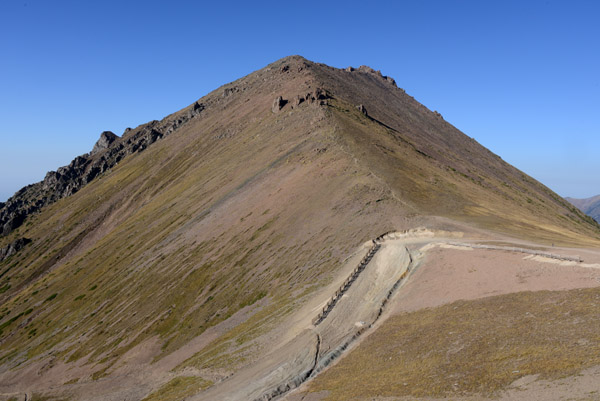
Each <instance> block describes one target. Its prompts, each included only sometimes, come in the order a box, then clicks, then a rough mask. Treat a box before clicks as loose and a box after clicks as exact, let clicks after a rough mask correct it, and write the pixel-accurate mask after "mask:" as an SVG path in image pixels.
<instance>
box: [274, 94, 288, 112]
mask: <svg viewBox="0 0 600 401" xmlns="http://www.w3.org/2000/svg"><path fill="white" fill-rule="evenodd" d="M286 103H287V100H283V98H282V97H281V96H277V97H276V98H275V100H274V101H273V106H272V107H271V110H272V111H273V113H277V112H278V111H279V110H281V109H282V108H283V106H285V104H286Z"/></svg>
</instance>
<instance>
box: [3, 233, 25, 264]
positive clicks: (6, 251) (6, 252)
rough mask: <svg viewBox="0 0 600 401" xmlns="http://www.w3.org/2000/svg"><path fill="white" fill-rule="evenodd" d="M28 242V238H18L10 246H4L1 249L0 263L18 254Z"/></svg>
mask: <svg viewBox="0 0 600 401" xmlns="http://www.w3.org/2000/svg"><path fill="white" fill-rule="evenodd" d="M30 242H31V240H30V239H29V238H18V239H16V240H14V241H13V242H11V243H10V244H8V245H7V246H5V247H4V248H1V249H0V262H2V261H3V260H4V259H7V258H9V257H10V256H12V255H14V254H15V253H17V252H19V251H20V250H21V249H23V247H24V246H25V245H27V244H29V243H30Z"/></svg>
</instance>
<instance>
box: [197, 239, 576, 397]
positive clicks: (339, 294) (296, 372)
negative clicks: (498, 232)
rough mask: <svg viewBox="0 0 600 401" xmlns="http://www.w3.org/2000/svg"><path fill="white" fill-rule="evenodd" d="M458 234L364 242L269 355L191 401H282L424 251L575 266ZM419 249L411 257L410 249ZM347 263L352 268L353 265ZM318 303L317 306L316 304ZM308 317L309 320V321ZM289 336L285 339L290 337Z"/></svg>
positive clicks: (365, 325)
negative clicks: (507, 255)
mask: <svg viewBox="0 0 600 401" xmlns="http://www.w3.org/2000/svg"><path fill="white" fill-rule="evenodd" d="M460 237H462V233H451V232H433V231H430V230H427V229H414V230H407V231H404V232H390V233H386V234H384V235H381V236H379V237H377V238H376V239H374V240H372V241H370V242H369V244H368V245H365V247H364V248H363V250H362V258H361V259H360V260H358V258H359V257H360V255H358V256H357V257H356V258H351V259H350V260H349V262H348V263H355V265H354V267H353V268H350V269H345V268H342V269H341V270H342V271H348V270H350V274H349V275H348V273H346V276H345V277H340V278H338V280H339V281H338V283H339V284H337V285H335V287H329V288H331V290H330V291H331V292H330V293H329V294H333V295H330V296H329V297H327V296H326V295H327V294H326V293H323V295H320V296H317V297H316V300H314V301H313V302H312V303H311V304H309V305H307V306H306V307H304V308H303V309H302V310H299V311H298V313H297V316H299V317H296V320H295V321H294V322H293V324H290V326H289V327H288V328H287V330H288V332H287V333H286V334H288V336H287V339H286V336H285V335H284V336H282V337H281V338H282V340H281V341H279V342H278V343H277V344H273V347H272V349H273V351H271V352H270V353H268V354H267V355H265V356H264V357H262V358H261V359H260V360H259V361H258V362H257V363H253V364H251V365H249V366H247V367H245V368H242V369H241V370H240V371H238V372H237V373H236V374H234V375H233V376H231V377H230V378H228V379H226V380H224V381H222V382H220V383H217V384H215V385H214V386H212V387H211V388H209V389H207V390H206V391H204V392H202V393H200V394H197V395H196V396H194V397H192V398H190V399H191V400H196V401H200V400H215V399H219V400H230V401H233V400H261V401H269V400H275V399H279V398H282V397H283V396H284V395H286V394H287V393H289V392H290V391H291V390H293V389H295V388H297V387H299V386H300V385H301V384H302V383H304V382H305V381H307V380H309V379H311V378H312V377H314V376H315V375H317V374H318V373H319V372H321V371H322V370H323V369H325V368H326V367H327V366H328V365H329V364H331V362H333V361H334V360H335V359H336V358H338V357H339V356H340V355H342V353H343V352H344V351H345V350H347V349H348V348H349V347H350V346H351V345H352V344H353V343H355V342H356V340H357V339H359V337H360V336H361V335H362V334H363V333H364V332H365V331H367V330H368V329H369V328H371V327H372V326H373V325H374V324H375V322H377V321H378V319H379V318H380V317H381V316H382V314H383V313H384V311H385V307H386V305H387V303H388V301H389V300H390V299H391V298H392V297H393V296H394V295H395V293H396V292H397V290H398V289H399V288H400V287H401V286H402V285H403V284H404V283H405V282H406V280H408V279H409V278H410V275H411V273H412V272H413V271H415V270H416V268H417V267H418V266H419V262H420V260H421V259H422V257H423V253H424V252H426V250H427V249H428V248H429V247H427V246H425V245H432V246H434V245H440V244H447V245H453V246H461V247H471V248H481V249H492V250H500V251H509V252H522V253H527V254H534V255H540V256H545V257H550V258H554V259H559V260H573V261H580V258H579V257H570V256H560V255H554V254H550V253H547V252H542V251H535V250H531V249H523V248H514V247H502V246H491V245H481V244H476V243H463V242H460V243H459V242H455V241H453V239H454V238H460ZM413 247H414V248H415V249H420V251H417V252H413V253H411V251H410V250H409V248H410V249H413ZM422 252H423V253H422ZM353 260H354V261H355V262H353ZM320 297H322V298H321V299H323V298H324V299H323V300H322V301H320V303H318V302H319V301H318V298H320ZM311 315H312V317H311ZM290 333H291V334H290Z"/></svg>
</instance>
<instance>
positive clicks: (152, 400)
mask: <svg viewBox="0 0 600 401" xmlns="http://www.w3.org/2000/svg"><path fill="white" fill-rule="evenodd" d="M211 385H212V382H211V381H208V380H204V379H202V378H201V377H194V376H179V377H176V378H174V379H172V380H171V381H169V382H168V383H166V384H164V385H163V386H162V387H161V388H160V389H158V390H157V391H155V392H154V393H152V394H150V395H149V396H147V397H146V398H144V399H143V400H142V401H175V400H182V399H184V398H185V397H188V396H190V395H193V394H196V393H198V392H200V391H202V390H204V389H205V388H207V387H210V386H211Z"/></svg>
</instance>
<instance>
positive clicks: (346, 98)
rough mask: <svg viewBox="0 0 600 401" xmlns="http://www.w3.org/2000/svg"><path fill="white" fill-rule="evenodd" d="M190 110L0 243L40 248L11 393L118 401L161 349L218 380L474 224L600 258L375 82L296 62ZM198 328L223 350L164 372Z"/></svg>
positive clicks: (13, 298) (534, 194)
mask: <svg viewBox="0 0 600 401" xmlns="http://www.w3.org/2000/svg"><path fill="white" fill-rule="evenodd" d="M280 96H281V101H277V98H278V97H280ZM196 104H202V105H203V108H202V109H201V110H200V111H199V112H198V113H196V114H194V116H193V118H187V119H186V118H184V117H185V116H190V115H191V112H192V111H194V110H196V109H197V107H196V106H195V105H196ZM195 105H192V106H190V107H188V108H186V109H183V110H181V111H179V112H177V113H174V114H172V115H170V116H167V117H166V118H165V119H163V120H162V121H160V122H153V123H151V124H152V127H156V129H158V130H159V131H160V132H166V131H167V130H169V127H170V128H171V130H170V131H169V134H168V135H166V134H165V135H164V136H162V137H161V138H162V139H160V140H156V142H154V143H151V144H149V145H148V146H147V148H146V149H145V150H144V151H143V152H133V153H128V154H126V155H124V156H123V157H122V158H121V159H119V161H118V164H115V165H114V167H112V168H110V169H107V170H106V171H105V172H104V173H102V174H100V175H99V176H98V177H97V178H95V179H93V180H92V181H90V183H88V184H86V185H85V186H83V187H82V188H81V190H79V191H78V192H76V193H75V194H73V195H71V196H67V197H64V198H62V199H60V200H58V201H57V202H56V203H53V204H51V205H49V206H45V207H44V208H42V209H41V212H40V213H39V214H34V215H30V216H29V217H27V220H25V222H24V224H23V225H22V226H20V227H19V228H17V229H16V230H14V231H12V232H11V233H10V234H8V235H7V236H6V237H3V238H0V248H4V247H6V246H8V245H9V244H10V243H11V242H13V241H15V240H16V239H18V238H23V237H24V238H29V239H31V240H32V242H31V243H30V244H27V245H26V246H25V247H23V249H22V250H20V251H19V252H18V253H16V254H15V255H12V256H10V257H8V258H7V259H5V260H3V261H2V262H0V291H1V293H0V302H1V309H0V330H1V333H0V364H1V369H0V378H2V379H0V382H3V383H4V386H6V388H9V387H10V386H13V387H15V386H17V387H18V385H19V383H27V385H28V386H29V388H32V389H34V390H36V391H40V392H44V391H47V390H48V389H49V388H50V387H52V386H59V387H60V388H61V391H65V392H69V391H74V392H76V391H78V390H77V389H79V388H80V387H78V386H85V385H90V386H92V385H95V383H101V382H102V381H103V380H104V381H107V380H108V381H110V380H115V381H114V382H111V383H112V384H111V386H109V387H111V389H112V390H113V391H115V392H118V391H121V389H120V388H119V383H120V382H119V381H118V380H120V379H118V378H120V377H121V376H123V375H122V372H121V371H120V370H119V369H123V366H124V365H127V364H128V363H130V362H128V361H130V359H128V358H133V357H132V356H131V355H132V352H134V351H135V350H137V349H139V347H141V346H146V345H148V344H152V346H150V345H148V347H150V348H149V349H150V351H148V353H147V354H146V356H145V358H146V359H145V360H144V361H145V362H148V363H149V361H157V362H156V363H157V364H159V363H161V361H163V362H162V363H165V366H168V369H167V370H166V371H167V372H168V370H170V369H172V368H176V367H177V368H178V369H191V370H193V371H194V372H195V374H196V375H199V376H201V377H202V378H203V380H207V381H215V380H219V379H221V378H223V377H226V376H228V375H230V374H231V373H233V372H235V371H237V370H238V369H239V368H240V367H241V366H243V365H244V364H248V363H251V362H252V361H253V360H254V358H256V357H257V356H258V355H260V354H261V352H264V350H265V349H264V347H265V345H264V344H261V343H258V342H256V341H255V339H256V338H257V337H258V336H259V335H261V334H263V333H265V332H267V331H268V330H269V329H271V328H273V327H275V326H276V325H277V324H278V322H279V319H280V318H281V317H283V316H288V315H289V314H290V313H291V312H292V311H293V310H295V308H296V307H297V306H298V305H301V304H303V303H305V302H306V301H307V300H308V299H310V297H311V295H312V294H313V292H314V291H315V290H316V289H318V288H320V287H321V286H323V285H324V284H327V283H329V282H330V281H331V280H332V277H333V276H334V275H335V274H336V273H337V272H338V270H339V269H340V267H341V266H342V262H343V261H344V260H345V259H346V258H347V257H349V255H351V254H352V253H353V251H354V250H355V249H356V248H357V247H358V246H359V245H360V244H362V243H363V242H364V241H367V240H369V239H371V238H374V237H376V236H378V235H379V234H382V233H384V232H387V231H390V230H401V229H407V228H411V227H414V226H417V225H424V224H425V225H428V226H430V227H433V228H453V227H456V226H458V225H462V224H464V223H469V224H473V226H474V227H476V228H484V229H493V230H496V231H498V232H502V233H506V234H510V235H513V236H516V237H521V238H526V239H531V238H536V239H537V240H538V241H540V242H544V243H546V244H549V243H551V242H553V243H563V244H577V245H580V244H587V245H596V246H597V245H598V244H600V228H599V227H598V225H597V224H596V223H595V222H593V221H592V220H591V219H589V218H587V217H586V216H584V215H583V214H582V213H581V212H579V211H578V210H577V209H576V208H574V207H573V206H571V205H569V204H568V203H566V202H565V201H564V200H562V198H560V197H559V196H558V195H556V194H554V193H553V192H552V191H550V190H549V189H548V188H546V187H544V186H543V185H542V184H540V183H538V182H536V181H535V180H533V179H531V178H530V177H528V176H526V175H525V174H523V173H522V172H520V171H518V170H516V169H515V168H513V167H511V166H510V165H508V164H507V163H505V162H503V161H502V160H501V159H500V158H499V157H498V156H496V155H494V154H492V153H491V152H489V151H488V150H486V149H485V148H483V147H482V146H481V145H479V144H478V143H476V142H475V141H474V140H472V139H470V138H468V137H467V136H465V135H464V134H462V133H461V132H460V131H458V130H457V129H456V128H454V127H453V126H451V125H450V124H448V123H447V122H445V121H444V120H443V119H442V118H441V116H439V115H437V114H435V113H433V112H431V111H429V110H428V109H427V108H425V107H424V106H423V105H421V104H419V103H418V102H417V101H415V100H414V99H413V98H412V97H410V96H409V95H407V94H406V93H404V91H403V90H401V89H398V88H397V87H396V86H395V84H394V83H393V80H391V79H387V78H385V77H383V76H381V75H380V74H379V73H377V72H374V71H372V70H370V69H368V68H360V69H358V70H353V71H349V70H340V69H334V68H331V67H327V66H324V65H321V64H316V63H313V62H310V61H307V60H305V59H303V58H301V57H298V56H293V57H288V58H285V59H282V60H279V61H277V62H275V63H273V64H271V65H269V66H267V67H266V68H264V69H262V70H259V71H256V72H254V73H252V74H250V75H248V76H247V77H244V78H242V79H239V80H237V81H235V82H233V83H231V84H228V85H225V86H223V87H221V88H219V89H218V90H216V91H214V92H212V93H210V94H208V95H207V96H205V97H204V98H202V99H200V100H199V101H198V103H195ZM361 105H362V107H358V106H361ZM183 120H185V123H179V124H178V123H176V122H177V121H183ZM144 130H146V131H144ZM147 131H148V125H144V126H140V127H138V128H136V129H133V130H131V131H129V132H127V133H126V134H125V135H124V136H123V137H122V138H120V139H118V140H117V141H116V142H115V143H116V144H118V143H125V142H126V141H127V140H128V139H129V138H133V137H134V136H135V135H138V134H139V133H140V132H147ZM111 146H113V145H111ZM114 146H116V145H114ZM110 151H111V148H110V147H109V148H106V149H100V150H99V151H98V152H99V153H98V154H96V155H95V156H94V157H95V158H100V157H101V156H102V155H104V154H106V153H107V152H110ZM439 216H441V217H443V218H439ZM453 221H457V223H454V222H453ZM473 230H474V231H475V229H473ZM202 333H209V334H207V335H206V338H208V339H209V340H210V341H209V340H206V343H202V344H200V343H198V345H197V346H195V348H194V347H192V348H190V349H192V350H193V351H189V352H190V353H189V354H186V355H185V357H179V356H178V357H172V358H171V359H169V357H170V356H172V355H178V354H177V351H178V350H180V349H182V347H183V346H186V345H187V346H189V344H190V341H191V340H193V339H195V338H198V336H200V335H201V334H202ZM203 338H204V337H203ZM203 341H204V340H203ZM261 347H262V348H261ZM186 350H187V348H186ZM186 352H188V351H186ZM177 358H179V359H177ZM164 361H167V362H164ZM169 364H171V365H169ZM72 367H76V368H73V369H69V368H72ZM198 372H200V373H198ZM2 375H3V376H2ZM119 375H121V376H119ZM166 377H168V376H161V379H160V380H162V381H163V382H164V381H166V380H167V379H166ZM160 380H159V381H158V382H154V381H153V380H150V379H148V380H146V381H143V380H142V381H140V382H137V384H136V386H137V387H135V388H133V389H131V388H130V389H129V390H128V391H137V393H136V394H138V395H139V394H148V393H149V392H150V391H151V390H152V389H153V388H154V386H156V385H157V383H159V384H162V382H160ZM65 383H67V384H65ZM77 383H79V384H77ZM205 385H207V384H206V382H205V381H203V382H202V383H201V385H200V384H198V387H197V388H198V391H199V389H200V388H202V387H203V386H205ZM123 386H125V385H124V384H123ZM127 386H131V385H130V384H127ZM127 386H125V387H127ZM13 387H10V388H13ZM123 391H125V390H123ZM134 398H135V397H134Z"/></svg>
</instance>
